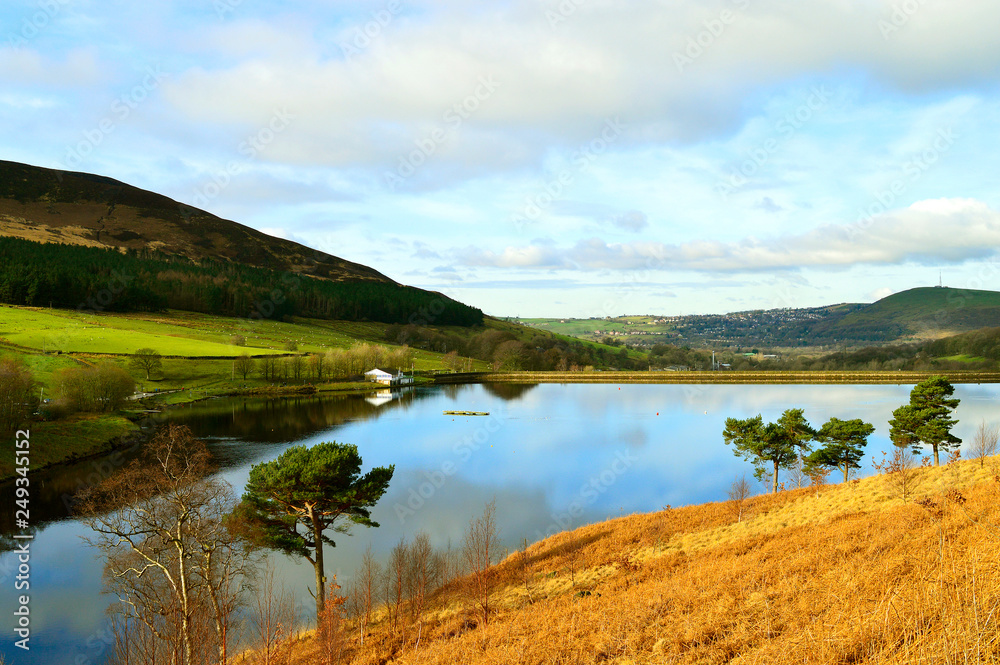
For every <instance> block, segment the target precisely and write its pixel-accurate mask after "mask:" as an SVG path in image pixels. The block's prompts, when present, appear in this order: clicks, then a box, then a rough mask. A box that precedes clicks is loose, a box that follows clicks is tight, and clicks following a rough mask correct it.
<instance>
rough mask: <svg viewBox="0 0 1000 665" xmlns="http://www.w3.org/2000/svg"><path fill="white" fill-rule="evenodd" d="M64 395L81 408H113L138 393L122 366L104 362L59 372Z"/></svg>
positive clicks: (90, 409) (97, 409)
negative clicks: (94, 365)
mask: <svg viewBox="0 0 1000 665" xmlns="http://www.w3.org/2000/svg"><path fill="white" fill-rule="evenodd" d="M57 381H58V382H59V389H60V392H61V393H62V395H63V397H64V398H65V399H66V400H67V401H68V402H69V403H70V404H72V405H73V406H74V407H75V408H77V409H80V410H81V411H105V412H107V411H114V410H115V409H117V408H119V407H121V406H122V405H123V404H124V403H125V400H126V398H128V397H129V396H130V395H131V394H132V393H133V392H135V380H134V379H133V378H132V377H131V376H129V373H128V372H126V371H125V370H124V369H122V368H121V367H118V366H117V365H115V364H113V363H109V362H103V363H101V364H99V365H97V366H96V367H72V368H69V369H64V370H61V371H60V372H58V373H57Z"/></svg>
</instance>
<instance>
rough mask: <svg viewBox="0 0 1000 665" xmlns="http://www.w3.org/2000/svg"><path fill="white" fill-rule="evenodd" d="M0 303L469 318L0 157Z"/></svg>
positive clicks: (224, 229)
mask: <svg viewBox="0 0 1000 665" xmlns="http://www.w3.org/2000/svg"><path fill="white" fill-rule="evenodd" d="M0 302H3V303H8V304H13V305H24V306H38V305H42V306H50V307H60V308H75V309H81V310H86V311H90V312H103V311H112V312H137V311H162V310H165V309H168V308H170V309H178V310H184V311H193V312H204V313H212V314H222V315H225V316H233V317H244V318H254V319H260V318H274V319H278V320H282V319H285V318H287V317H290V316H306V317H311V318H320V319H336V320H349V321H381V322H385V323H425V324H426V323H429V322H434V323H438V324H443V325H459V326H478V325H481V324H482V322H483V313H482V312H481V311H480V310H479V309H476V308H473V307H469V306H468V305H464V304H462V303H459V302H457V301H455V300H452V299H451V298H448V297H447V296H444V295H443V294H440V293H436V292H431V291H425V290H422V289H417V288H414V287H409V286H404V285H401V284H397V283H396V282H394V281H393V280H391V279H389V278H388V277H386V276H385V275H383V274H381V273H379V272H378V271H376V270H374V269H372V268H369V267H367V266H363V265H360V264H357V263H352V262H350V261H346V260H344V259H341V258H338V257H336V256H331V255H329V254H325V253H323V252H319V251H316V250H313V249H310V248H308V247H305V246H303V245H300V244H298V243H294V242H291V241H288V240H283V239H281V238H273V237H271V236H268V235H266V234H264V233H261V232H259V231H255V230H253V229H250V228H247V227H245V226H242V225H240V224H237V223H235V222H231V221H228V220H223V219H220V218H218V217H216V216H214V215H211V214H210V213H207V212H205V211H203V210H197V209H194V208H191V207H188V206H185V205H183V204H180V203H178V202H176V201H173V200H172V199H169V198H167V197H165V196H161V195H159V194H154V193H152V192H148V191H145V190H141V189H138V188H136V187H132V186H130V185H126V184H124V183H121V182H118V181H117V180H112V179H110V178H105V177H103V176H96V175H89V174H84V173H66V172H61V171H53V170H51V169H43V168H38V167H34V166H27V165H24V164H17V163H13V162H0Z"/></svg>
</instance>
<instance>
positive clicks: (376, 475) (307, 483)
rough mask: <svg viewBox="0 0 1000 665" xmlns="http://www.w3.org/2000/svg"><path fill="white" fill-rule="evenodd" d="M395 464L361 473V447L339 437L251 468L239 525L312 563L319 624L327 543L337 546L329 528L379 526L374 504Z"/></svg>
mask: <svg viewBox="0 0 1000 665" xmlns="http://www.w3.org/2000/svg"><path fill="white" fill-rule="evenodd" d="M393 469H394V467H392V466H388V467H375V468H374V469H372V470H371V471H369V472H368V473H366V474H365V475H363V476H362V475H361V456H360V455H359V454H358V448H357V446H354V445H350V444H342V443H336V442H329V443H319V444H316V445H315V446H313V447H311V448H307V447H306V446H293V447H292V448H289V449H288V450H286V451H285V452H284V453H282V454H281V455H280V456H279V457H278V458H277V459H274V460H271V461H270V462H262V463H260V464H255V465H254V466H253V467H252V468H251V469H250V478H249V480H248V481H247V486H246V491H245V493H244V494H243V499H242V501H241V502H240V504H239V505H238V506H237V507H236V509H235V510H234V512H233V515H234V524H236V525H238V526H239V528H240V529H241V530H242V532H243V533H244V534H245V535H246V536H247V537H249V538H250V540H251V542H254V543H256V544H258V545H261V546H264V547H268V548H271V549H275V550H278V551H280V552H283V553H285V554H287V555H289V556H301V557H303V558H305V559H306V560H307V561H309V563H311V564H312V565H313V569H314V570H315V572H316V618H317V625H318V622H319V619H320V616H321V615H322V612H323V607H324V589H325V587H326V576H325V564H324V561H323V545H324V544H328V545H330V546H333V545H335V543H334V541H333V540H332V539H331V538H330V537H329V536H327V535H326V532H327V531H328V530H330V529H332V530H334V531H337V532H340V533H345V532H347V530H348V528H349V527H350V526H351V525H352V524H361V525H363V526H375V527H377V526H378V523H377V522H374V521H372V519H371V513H370V512H369V508H371V507H372V506H374V505H375V503H376V502H377V501H378V500H379V499H380V498H381V496H382V494H384V493H385V491H386V489H387V488H388V487H389V481H390V479H392V473H393Z"/></svg>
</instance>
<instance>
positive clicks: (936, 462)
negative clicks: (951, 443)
mask: <svg viewBox="0 0 1000 665" xmlns="http://www.w3.org/2000/svg"><path fill="white" fill-rule="evenodd" d="M940 464H941V463H940V462H939V461H938V447H937V444H936V443H935V444H934V466H940Z"/></svg>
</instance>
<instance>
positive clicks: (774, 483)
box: [771, 460, 778, 494]
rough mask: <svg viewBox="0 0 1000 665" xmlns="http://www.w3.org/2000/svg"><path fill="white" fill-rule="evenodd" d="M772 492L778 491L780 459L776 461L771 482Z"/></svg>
mask: <svg viewBox="0 0 1000 665" xmlns="http://www.w3.org/2000/svg"><path fill="white" fill-rule="evenodd" d="M771 493H772V494H777V493H778V460H775V461H774V479H773V482H772V484H771Z"/></svg>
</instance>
